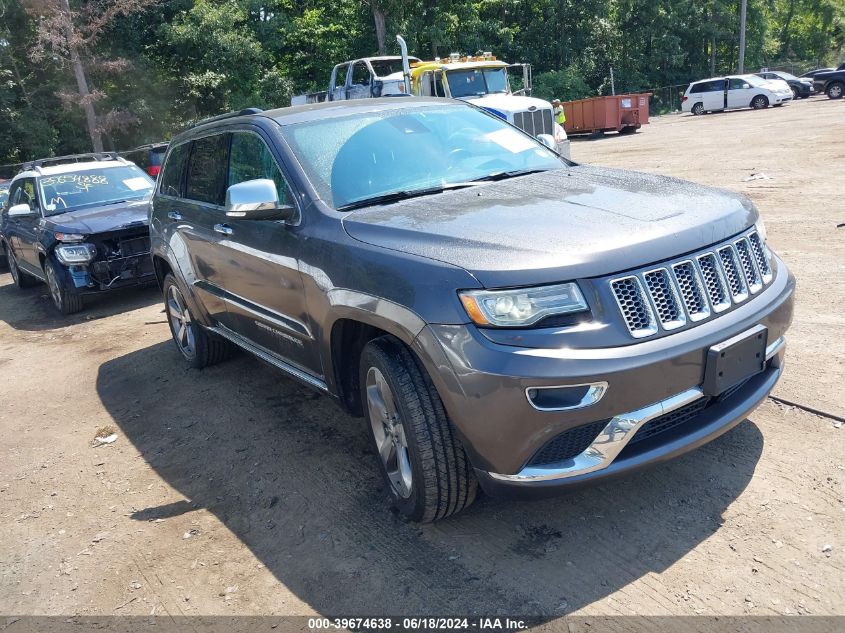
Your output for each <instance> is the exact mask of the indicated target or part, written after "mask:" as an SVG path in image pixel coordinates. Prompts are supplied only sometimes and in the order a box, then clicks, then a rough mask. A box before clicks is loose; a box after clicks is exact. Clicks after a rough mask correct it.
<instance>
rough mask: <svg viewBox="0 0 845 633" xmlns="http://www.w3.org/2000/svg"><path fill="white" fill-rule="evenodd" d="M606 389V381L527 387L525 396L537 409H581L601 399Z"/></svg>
mask: <svg viewBox="0 0 845 633" xmlns="http://www.w3.org/2000/svg"><path fill="white" fill-rule="evenodd" d="M606 391H607V383H606V382H591V383H587V384H583V385H561V386H555V387H528V388H527V389H526V390H525V396H526V397H527V398H528V402H529V403H531V406H532V407H534V408H535V409H537V410H539V411H568V410H571V409H583V408H584V407H589V406H590V405H593V404H595V403H596V402H598V401H599V400H601V398H602V396H604V394H605V392H606Z"/></svg>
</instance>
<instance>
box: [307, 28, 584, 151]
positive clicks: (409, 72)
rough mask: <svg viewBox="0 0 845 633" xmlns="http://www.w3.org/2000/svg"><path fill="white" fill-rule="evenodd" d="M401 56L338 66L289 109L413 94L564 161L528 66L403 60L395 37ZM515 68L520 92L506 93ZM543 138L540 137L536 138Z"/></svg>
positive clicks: (565, 144) (565, 143)
mask: <svg viewBox="0 0 845 633" xmlns="http://www.w3.org/2000/svg"><path fill="white" fill-rule="evenodd" d="M396 39H397V40H398V42H399V46H400V48H401V49H402V55H401V56H390V57H365V58H362V59H356V60H353V61H348V62H343V63H342V64H338V65H337V66H335V67H334V70H332V76H331V80H330V82H329V88H328V90H327V91H325V92H317V93H312V94H307V95H300V96H297V97H294V98H293V99H292V100H291V105H300V104H305V103H317V102H320V101H338V100H343V99H366V98H372V97H385V96H398V95H406V94H407V95H414V96H420V97H443V98H451V99H462V100H465V101H469V102H470V103H472V104H473V105H476V106H478V107H480V108H484V109H485V110H487V111H489V112H491V113H492V114H495V115H496V116H499V117H501V118H503V119H505V120H506V121H508V122H509V123H512V124H513V125H515V126H516V127H518V128H520V129H521V130H524V131H525V132H527V133H528V134H531V135H532V136H534V137H538V138H540V139H541V140H542V141H543V142H544V143H546V144H550V143H549V142H548V141H549V137H551V138H552V139H554V141H553V143H551V144H552V145H553V148H554V149H556V150H557V151H558V153H560V154H561V155H563V156H565V157H567V158H569V156H570V151H569V139H568V138H567V137H566V132H565V131H564V130H563V127H562V126H560V125H558V124H557V123H555V121H554V111H553V109H552V104H551V103H549V102H548V101H544V100H542V99H537V98H535V97H532V96H531V82H532V75H531V65H530V64H508V63H506V62H503V61H499V60H497V59H496V58H495V57H494V56H493V55H491V54H490V53H484V54H483V55H480V56H469V57H468V56H461V55H459V54H457V53H453V54H452V55H450V56H449V57H448V58H444V59H440V58H435V59H434V60H433V61H422V60H420V59H418V58H416V57H410V56H408V52H407V47H406V45H405V41H404V40H403V39H402V37H401V36H397V37H396ZM515 69H518V70H519V71H520V73H519V74H520V75H521V83H522V87H521V88H520V89H519V90H518V91H514V90H512V88H511V77H510V75H509V71H511V70H515ZM541 135H542V136H541Z"/></svg>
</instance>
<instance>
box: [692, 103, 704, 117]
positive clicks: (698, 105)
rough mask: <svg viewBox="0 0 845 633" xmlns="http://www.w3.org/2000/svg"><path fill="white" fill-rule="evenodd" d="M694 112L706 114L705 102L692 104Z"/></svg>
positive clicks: (697, 114)
mask: <svg viewBox="0 0 845 633" xmlns="http://www.w3.org/2000/svg"><path fill="white" fill-rule="evenodd" d="M692 113H693V114H694V115H695V116H699V115H702V114H704V104H703V103H696V104H695V105H694V106H692Z"/></svg>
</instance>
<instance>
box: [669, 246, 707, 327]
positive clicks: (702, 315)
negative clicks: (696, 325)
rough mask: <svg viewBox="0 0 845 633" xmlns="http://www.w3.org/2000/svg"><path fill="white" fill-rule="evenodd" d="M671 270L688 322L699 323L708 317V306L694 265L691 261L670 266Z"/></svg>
mask: <svg viewBox="0 0 845 633" xmlns="http://www.w3.org/2000/svg"><path fill="white" fill-rule="evenodd" d="M672 270H673V271H674V273H675V281H677V283H678V288H679V289H680V291H681V298H682V299H683V300H684V307H686V309H687V314H688V315H689V317H690V320H692V321H700V320H701V319H706V318H707V317H709V316H710V304H709V303H708V301H707V297H706V296H705V295H704V292H705V291H704V284H703V283H702V281H701V275H700V274H699V273H698V270H696V268H695V265H694V264H693V263H692V262H691V261H685V262H680V263H678V264H675V265H674V266H672Z"/></svg>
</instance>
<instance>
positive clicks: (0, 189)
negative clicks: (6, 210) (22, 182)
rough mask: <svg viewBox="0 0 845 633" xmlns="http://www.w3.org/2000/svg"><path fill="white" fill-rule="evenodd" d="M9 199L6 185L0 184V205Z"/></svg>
mask: <svg viewBox="0 0 845 633" xmlns="http://www.w3.org/2000/svg"><path fill="white" fill-rule="evenodd" d="M8 199H9V189H8V188H7V187H6V185H0V207H2V206H3V205H5V204H6V201H7V200H8Z"/></svg>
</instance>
